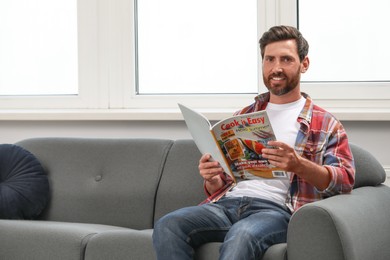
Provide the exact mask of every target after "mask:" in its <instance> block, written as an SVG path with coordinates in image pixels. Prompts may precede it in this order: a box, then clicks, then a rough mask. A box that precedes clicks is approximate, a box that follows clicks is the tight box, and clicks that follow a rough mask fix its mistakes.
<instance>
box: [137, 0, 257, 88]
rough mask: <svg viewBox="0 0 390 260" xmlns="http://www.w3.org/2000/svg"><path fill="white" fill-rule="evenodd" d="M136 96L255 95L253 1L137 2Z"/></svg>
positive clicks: (146, 0) (184, 0)
mask: <svg viewBox="0 0 390 260" xmlns="http://www.w3.org/2000/svg"><path fill="white" fill-rule="evenodd" d="M136 12H137V16H136V19H137V36H138V37H137V39H136V41H137V50H136V51H137V55H138V59H137V69H138V82H137V83H138V86H137V87H138V91H137V92H138V94H140V95H142V94H202V93H203V94H205V93H208V94H215V93H219V94H226V93H240V94H242V93H257V91H258V86H257V74H258V68H257V62H258V57H257V52H258V44H257V40H258V39H257V2H256V1H255V0H248V1H241V0H164V1H161V0H139V1H137V10H136Z"/></svg>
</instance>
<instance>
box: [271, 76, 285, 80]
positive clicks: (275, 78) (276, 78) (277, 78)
mask: <svg viewBox="0 0 390 260" xmlns="http://www.w3.org/2000/svg"><path fill="white" fill-rule="evenodd" d="M272 79H273V80H283V78H279V77H274V78H272Z"/></svg>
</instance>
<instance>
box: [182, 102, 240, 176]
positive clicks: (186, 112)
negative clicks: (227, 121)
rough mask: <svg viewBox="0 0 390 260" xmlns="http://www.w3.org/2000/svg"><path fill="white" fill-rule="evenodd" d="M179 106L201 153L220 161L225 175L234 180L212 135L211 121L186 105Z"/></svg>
mask: <svg viewBox="0 0 390 260" xmlns="http://www.w3.org/2000/svg"><path fill="white" fill-rule="evenodd" d="M178 105H179V108H180V110H181V113H182V114H183V117H184V120H185V122H186V124H187V127H188V130H189V131H190V133H191V135H192V138H193V139H194V142H195V144H196V145H197V146H198V149H199V151H200V152H201V153H202V154H206V153H209V154H211V156H212V159H213V160H215V161H218V162H219V163H220V164H221V166H222V168H223V169H224V171H225V173H228V174H229V175H231V176H232V178H233V180H234V176H233V174H232V172H231V171H230V168H229V166H228V165H227V164H226V159H225V158H224V156H223V154H222V151H221V149H220V147H219V146H218V144H217V142H216V140H215V139H214V136H213V134H212V133H211V124H210V122H209V120H208V119H207V118H206V117H204V116H203V115H202V114H200V113H198V112H196V111H194V110H192V109H190V108H188V107H186V106H184V105H181V104H178Z"/></svg>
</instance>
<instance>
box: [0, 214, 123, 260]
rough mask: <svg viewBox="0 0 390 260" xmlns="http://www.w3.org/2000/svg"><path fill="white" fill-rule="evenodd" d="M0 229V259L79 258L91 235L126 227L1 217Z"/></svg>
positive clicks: (81, 256)
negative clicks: (4, 218) (5, 218)
mask: <svg viewBox="0 0 390 260" xmlns="http://www.w3.org/2000/svg"><path fill="white" fill-rule="evenodd" d="M0 230H1V236H0V245H1V252H0V259H40V260H52V259H75V260H76V259H80V260H81V259H84V257H85V256H84V254H85V248H86V246H87V244H88V242H89V240H90V239H91V238H92V237H93V236H94V235H96V234H99V233H102V232H107V231H114V230H128V229H127V228H122V227H116V226H109V225H98V224H85V223H67V222H55V221H38V220H1V221H0ZM105 250H107V248H106V249H105ZM105 250H103V251H105ZM108 251H110V250H108Z"/></svg>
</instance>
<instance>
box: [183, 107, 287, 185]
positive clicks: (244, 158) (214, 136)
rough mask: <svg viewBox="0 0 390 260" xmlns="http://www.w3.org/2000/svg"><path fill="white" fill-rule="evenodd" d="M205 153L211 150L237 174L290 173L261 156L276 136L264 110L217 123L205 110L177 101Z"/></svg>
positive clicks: (277, 175)
mask: <svg viewBox="0 0 390 260" xmlns="http://www.w3.org/2000/svg"><path fill="white" fill-rule="evenodd" d="M178 105H179V108H180V110H181V112H182V114H183V117H184V120H185V122H186V124H187V127H188V130H189V131H190V133H191V135H192V138H193V139H194V141H195V143H196V145H197V146H198V149H199V150H200V152H201V153H202V154H205V153H209V154H211V157H212V159H213V160H215V161H218V162H219V163H220V164H221V166H222V168H223V169H224V171H225V173H227V174H229V175H230V176H231V177H232V179H233V180H234V181H235V182H237V178H241V179H244V180H245V179H256V178H259V177H260V178H283V177H286V176H287V173H286V172H284V171H283V170H281V169H280V168H277V167H275V166H273V165H272V164H270V163H269V162H268V160H267V159H265V158H263V157H262V155H261V154H262V149H263V148H265V147H269V146H268V145H267V143H268V141H271V140H276V138H275V134H274V132H273V130H272V126H271V124H270V121H269V118H268V115H267V112H266V111H265V110H262V111H258V112H253V113H249V114H242V115H236V116H232V117H229V118H227V119H224V120H221V121H219V122H217V123H216V124H214V125H211V123H210V121H209V120H208V119H207V118H206V117H205V116H204V115H202V114H200V113H198V112H197V111H195V110H192V109H190V108H188V107H186V106H184V105H182V104H178Z"/></svg>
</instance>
